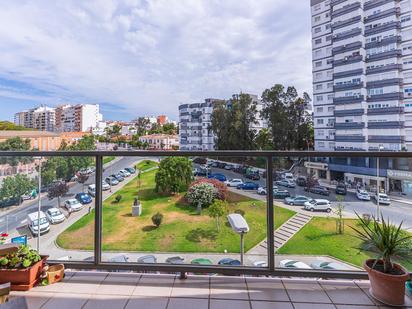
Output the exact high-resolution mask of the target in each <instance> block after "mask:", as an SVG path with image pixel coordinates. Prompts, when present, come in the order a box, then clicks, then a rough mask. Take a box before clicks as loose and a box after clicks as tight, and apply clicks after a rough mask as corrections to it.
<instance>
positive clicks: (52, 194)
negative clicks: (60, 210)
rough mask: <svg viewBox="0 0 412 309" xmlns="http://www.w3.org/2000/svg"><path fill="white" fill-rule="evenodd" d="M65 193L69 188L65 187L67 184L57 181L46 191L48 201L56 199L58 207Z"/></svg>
mask: <svg viewBox="0 0 412 309" xmlns="http://www.w3.org/2000/svg"><path fill="white" fill-rule="evenodd" d="M67 192H69V186H68V185H67V183H65V182H64V181H59V182H56V183H54V184H53V185H52V186H51V187H50V188H49V190H48V192H47V193H48V197H49V199H51V200H52V199H54V198H57V204H58V206H59V207H61V205H60V199H61V197H63V196H64V195H65V194H67Z"/></svg>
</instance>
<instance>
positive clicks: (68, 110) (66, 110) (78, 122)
mask: <svg viewBox="0 0 412 309" xmlns="http://www.w3.org/2000/svg"><path fill="white" fill-rule="evenodd" d="M102 119H103V116H102V114H100V108H99V104H77V105H61V106H58V107H57V108H56V129H57V131H59V132H91V131H92V130H93V128H96V127H97V126H98V124H99V122H101V121H102Z"/></svg>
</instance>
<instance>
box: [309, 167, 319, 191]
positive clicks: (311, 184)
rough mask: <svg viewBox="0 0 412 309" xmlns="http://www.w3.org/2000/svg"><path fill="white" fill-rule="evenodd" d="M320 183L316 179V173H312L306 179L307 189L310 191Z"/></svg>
mask: <svg viewBox="0 0 412 309" xmlns="http://www.w3.org/2000/svg"><path fill="white" fill-rule="evenodd" d="M318 183H319V181H318V180H317V179H316V177H315V173H314V172H312V171H311V172H310V173H309V175H308V176H307V177H306V189H307V190H308V191H310V189H312V188H313V187H314V186H316V185H318Z"/></svg>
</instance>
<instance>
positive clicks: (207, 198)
mask: <svg viewBox="0 0 412 309" xmlns="http://www.w3.org/2000/svg"><path fill="white" fill-rule="evenodd" d="M216 191H217V190H216V188H215V187H214V186H213V185H212V184H210V183H198V184H195V185H193V186H190V188H189V191H188V192H187V195H186V199H187V200H188V202H189V203H190V204H191V205H192V206H196V207H197V209H198V213H199V214H200V212H201V211H202V208H204V207H208V206H209V205H210V204H212V203H213V200H214V199H215V196H216Z"/></svg>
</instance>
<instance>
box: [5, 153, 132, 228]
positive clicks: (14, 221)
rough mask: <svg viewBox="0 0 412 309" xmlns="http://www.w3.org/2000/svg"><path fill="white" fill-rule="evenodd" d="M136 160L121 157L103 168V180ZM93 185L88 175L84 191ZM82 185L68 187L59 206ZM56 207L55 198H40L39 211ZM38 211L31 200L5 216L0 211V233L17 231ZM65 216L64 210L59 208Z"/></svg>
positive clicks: (35, 204) (80, 189)
mask: <svg viewBox="0 0 412 309" xmlns="http://www.w3.org/2000/svg"><path fill="white" fill-rule="evenodd" d="M137 159H138V157H123V158H121V159H120V160H118V161H115V162H113V163H112V164H111V165H110V166H108V167H105V168H104V169H105V170H104V172H103V176H104V177H103V178H105V177H107V176H109V175H111V174H113V173H115V172H118V171H119V170H121V169H123V168H125V167H128V166H132V164H133V162H135V161H136V160H137ZM93 183H95V174H92V175H90V177H89V179H88V181H87V182H86V184H85V186H84V190H85V191H86V190H87V186H88V185H89V184H93ZM82 189H83V185H81V184H79V183H77V182H76V183H73V184H71V186H70V190H69V192H68V193H67V194H66V195H65V196H64V197H62V198H61V204H62V205H63V202H64V201H65V200H67V199H70V198H74V196H75V195H76V193H79V192H82ZM57 206H58V201H57V198H55V199H53V200H49V198H48V197H47V196H44V197H42V198H41V210H42V211H46V210H47V209H49V208H51V207H57ZM37 209H38V201H37V199H36V200H31V201H26V202H25V203H24V204H22V205H20V206H15V209H13V210H12V211H10V212H8V213H7V214H5V215H3V214H2V213H1V211H0V232H6V231H8V232H11V231H13V230H15V229H19V228H21V227H22V226H24V225H26V224H27V221H26V220H27V215H28V214H29V213H32V212H36V211H37ZM60 209H61V210H62V211H63V212H64V213H65V214H66V212H65V208H63V207H62V208H60Z"/></svg>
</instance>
